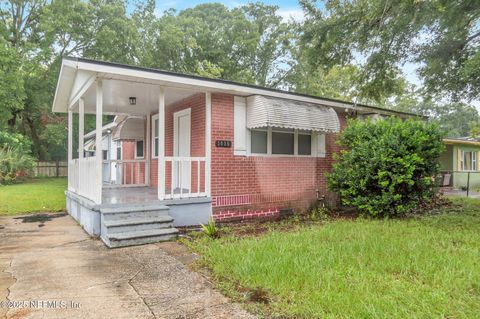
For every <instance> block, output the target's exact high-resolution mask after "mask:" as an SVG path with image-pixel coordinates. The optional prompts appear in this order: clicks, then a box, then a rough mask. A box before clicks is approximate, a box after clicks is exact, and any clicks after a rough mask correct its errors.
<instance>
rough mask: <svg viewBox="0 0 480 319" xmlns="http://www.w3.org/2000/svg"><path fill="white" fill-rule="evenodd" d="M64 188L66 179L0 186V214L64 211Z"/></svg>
mask: <svg viewBox="0 0 480 319" xmlns="http://www.w3.org/2000/svg"><path fill="white" fill-rule="evenodd" d="M66 188H67V179H66V178H38V179H31V180H28V181H25V182H23V183H19V184H13V185H6V186H0V214H6V215H13V214H23V213H31V212H41V211H59V210H64V209H65V193H64V191H65V189H66Z"/></svg>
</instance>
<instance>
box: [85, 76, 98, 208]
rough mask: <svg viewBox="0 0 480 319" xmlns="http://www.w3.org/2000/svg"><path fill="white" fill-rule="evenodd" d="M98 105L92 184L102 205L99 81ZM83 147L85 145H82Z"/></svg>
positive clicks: (96, 199) (96, 110)
mask: <svg viewBox="0 0 480 319" xmlns="http://www.w3.org/2000/svg"><path fill="white" fill-rule="evenodd" d="M96 91H97V92H96V93H97V103H96V108H95V119H96V126H95V162H96V165H95V170H96V173H95V180H93V181H92V183H95V189H96V191H95V203H96V204H101V203H102V168H103V165H102V161H103V152H102V124H103V123H102V117H103V86H102V80H101V79H97V90H96ZM82 147H83V145H82Z"/></svg>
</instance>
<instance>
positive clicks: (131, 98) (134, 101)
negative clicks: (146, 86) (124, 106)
mask: <svg viewBox="0 0 480 319" xmlns="http://www.w3.org/2000/svg"><path fill="white" fill-rule="evenodd" d="M128 100H129V101H130V105H136V104H137V98H136V97H134V96H131V97H129V98H128Z"/></svg>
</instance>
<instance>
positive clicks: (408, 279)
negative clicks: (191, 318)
mask: <svg viewBox="0 0 480 319" xmlns="http://www.w3.org/2000/svg"><path fill="white" fill-rule="evenodd" d="M454 202H455V204H456V205H461V206H453V207H450V208H448V209H445V210H444V212H443V213H442V214H440V215H435V216H429V217H424V218H416V219H408V220H355V221H347V220H335V221H330V222H327V223H325V224H324V225H314V226H308V227H305V228H303V229H301V230H298V231H294V232H283V231H271V232H268V233H267V234H265V235H263V236H261V237H259V238H257V237H249V238H242V239H239V238H234V237H224V238H222V239H219V240H207V239H203V240H196V241H194V242H193V244H192V246H193V248H194V249H195V250H197V251H198V252H200V253H201V254H202V255H203V257H204V259H203V260H204V262H205V263H206V264H207V265H208V267H209V268H211V270H212V275H213V276H214V278H215V279H216V282H217V284H218V285H219V287H220V288H222V289H223V290H224V291H225V292H226V293H227V294H229V295H230V296H234V297H236V298H244V299H246V297H245V294H242V293H239V292H238V291H239V290H240V291H242V290H243V291H245V290H244V289H245V288H248V289H250V290H252V291H253V290H255V289H257V291H258V288H260V290H263V291H266V292H267V294H268V296H269V299H270V302H269V304H268V305H263V304H261V305H257V306H256V307H257V310H259V311H260V312H263V314H266V315H267V316H268V317H276V316H279V317H294V318H478V315H479V314H480V201H479V200H455V201H454ZM239 287H242V288H239Z"/></svg>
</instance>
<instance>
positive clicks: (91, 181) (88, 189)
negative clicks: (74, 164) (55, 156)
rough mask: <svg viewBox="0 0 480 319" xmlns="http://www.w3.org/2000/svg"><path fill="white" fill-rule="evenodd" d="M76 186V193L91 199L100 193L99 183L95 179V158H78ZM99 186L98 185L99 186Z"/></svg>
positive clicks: (96, 197) (95, 198)
mask: <svg viewBox="0 0 480 319" xmlns="http://www.w3.org/2000/svg"><path fill="white" fill-rule="evenodd" d="M77 172H78V176H77V178H78V187H77V190H76V193H78V194H79V195H81V196H83V197H86V198H88V199H91V200H93V201H95V200H97V199H98V196H99V192H100V195H101V191H102V190H101V185H97V184H98V181H99V180H98V179H97V175H96V174H97V159H96V157H95V156H93V157H85V158H80V159H78V170H77ZM99 186H100V187H99Z"/></svg>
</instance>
